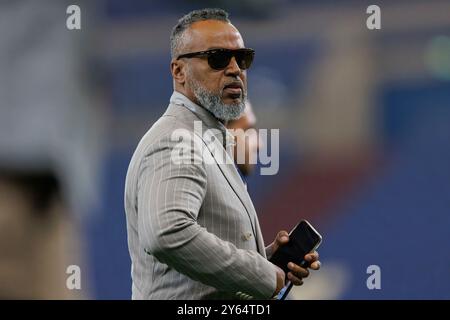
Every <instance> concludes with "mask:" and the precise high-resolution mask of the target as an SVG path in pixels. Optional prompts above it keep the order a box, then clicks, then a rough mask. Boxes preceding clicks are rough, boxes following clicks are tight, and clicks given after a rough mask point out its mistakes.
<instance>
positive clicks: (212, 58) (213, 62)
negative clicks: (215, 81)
mask: <svg viewBox="0 0 450 320" xmlns="http://www.w3.org/2000/svg"><path fill="white" fill-rule="evenodd" d="M231 57H232V53H231V51H216V52H213V53H211V54H209V56H208V64H209V66H210V67H211V68H213V69H216V70H221V69H225V68H226V67H227V66H228V64H229V63H230V60H231Z"/></svg>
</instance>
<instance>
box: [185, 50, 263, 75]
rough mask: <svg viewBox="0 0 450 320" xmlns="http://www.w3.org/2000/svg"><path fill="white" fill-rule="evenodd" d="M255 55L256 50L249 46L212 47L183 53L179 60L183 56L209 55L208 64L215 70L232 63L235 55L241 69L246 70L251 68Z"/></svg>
mask: <svg viewBox="0 0 450 320" xmlns="http://www.w3.org/2000/svg"><path fill="white" fill-rule="evenodd" d="M254 56H255V50H253V49H249V48H243V49H235V50H231V49H211V50H206V51H199V52H191V53H185V54H181V55H179V56H178V57H177V60H178V59H181V58H194V57H207V58H208V64H209V66H210V67H211V68H213V69H215V70H223V69H225V68H226V67H227V66H228V65H229V64H230V61H231V58H232V57H234V58H235V59H236V62H237V64H238V66H239V68H240V69H241V70H246V69H248V68H250V66H251V64H252V62H253V57H254Z"/></svg>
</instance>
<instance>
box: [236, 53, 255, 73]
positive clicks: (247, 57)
mask: <svg viewBox="0 0 450 320" xmlns="http://www.w3.org/2000/svg"><path fill="white" fill-rule="evenodd" d="M254 55H255V53H254V52H253V51H250V50H245V51H244V50H243V51H238V52H236V54H235V57H236V62H237V64H238V65H239V68H241V69H242V70H246V69H248V68H250V66H251V65H252V62H253V57H254Z"/></svg>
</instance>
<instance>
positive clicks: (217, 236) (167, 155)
mask: <svg viewBox="0 0 450 320" xmlns="http://www.w3.org/2000/svg"><path fill="white" fill-rule="evenodd" d="M194 121H201V124H202V129H203V132H204V131H205V130H206V129H218V130H216V132H218V133H219V134H216V135H215V138H217V140H215V143H212V144H210V143H206V141H205V139H204V138H203V135H202V136H201V137H200V134H199V135H196V136H197V137H200V138H201V139H202V140H198V141H200V144H201V143H202V142H203V143H204V145H203V147H205V150H206V151H204V153H205V154H206V155H209V156H210V158H209V159H212V158H211V153H210V152H208V151H211V146H214V147H216V148H219V149H221V150H222V151H224V145H223V142H224V141H227V138H225V139H224V137H227V135H230V133H228V132H227V131H226V128H225V127H224V126H223V124H222V123H220V122H219V121H218V120H217V119H216V118H214V117H213V116H212V114H211V113H210V112H209V111H207V110H206V109H204V108H202V107H200V106H198V105H196V104H194V103H193V102H192V101H190V100H189V99H188V98H186V97H185V96H184V95H182V94H180V93H178V92H174V93H173V95H172V97H171V99H170V105H169V107H168V109H167V110H166V112H165V113H164V115H163V116H162V117H161V118H160V119H159V120H158V121H157V122H156V123H155V124H154V125H153V126H152V127H151V128H150V130H149V131H148V132H147V133H146V134H145V135H144V137H143V138H142V140H141V141H140V143H139V145H138V146H137V149H136V151H135V153H134V155H133V157H132V159H131V163H130V166H129V168H128V173H127V178H126V186H125V210H126V217H127V231H128V247H129V252H130V256H131V261H132V268H131V276H132V280H133V285H132V298H133V299H216V298H219V299H236V298H237V295H236V293H237V292H243V293H246V294H249V295H251V296H253V297H255V298H270V297H271V296H272V294H273V292H274V291H275V287H276V272H275V268H274V266H273V265H272V264H271V263H270V262H268V261H267V259H266V253H265V248H264V242H263V238H262V235H261V230H260V227H259V222H258V218H257V216H256V212H255V209H254V207H253V204H252V201H251V199H250V197H249V195H248V193H247V190H246V188H245V186H244V183H243V182H242V180H241V178H240V176H239V173H238V172H237V170H236V167H235V166H234V164H233V163H232V161H230V162H229V163H223V161H221V163H220V161H219V163H218V162H217V161H216V158H214V161H209V162H206V161H203V162H201V163H195V162H194V163H188V164H186V163H183V164H176V163H174V162H173V161H172V160H171V154H172V151H173V150H174V147H175V145H176V143H177V142H178V141H177V140H176V141H173V140H174V139H173V137H172V138H171V135H172V133H173V131H174V130H175V129H185V130H187V131H188V132H190V133H191V134H192V133H193V132H194ZM197 125H198V122H197ZM228 141H229V140H228ZM194 150H195V151H194V152H195V155H196V156H199V155H200V156H201V153H200V151H199V150H200V148H198V147H195V148H194ZM216 154H217V152H216ZM227 156H228V157H229V155H228V154H227Z"/></svg>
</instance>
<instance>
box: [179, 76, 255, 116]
mask: <svg viewBox="0 0 450 320" xmlns="http://www.w3.org/2000/svg"><path fill="white" fill-rule="evenodd" d="M188 81H189V84H190V86H191V87H192V88H193V89H194V96H195V98H196V99H197V101H198V103H199V104H200V105H201V106H202V107H203V108H205V109H206V110H208V111H210V112H211V113H212V114H213V115H214V116H215V117H216V118H217V119H219V120H223V121H230V120H236V119H239V117H240V116H241V114H242V112H243V111H244V109H245V101H246V99H247V96H246V93H245V92H244V90H242V99H241V101H240V102H239V103H232V104H225V103H223V102H222V99H221V97H220V95H216V94H214V93H212V92H210V91H208V90H206V89H205V88H203V87H202V86H201V85H200V84H199V83H198V82H197V81H195V80H193V79H192V78H191V79H189V80H188Z"/></svg>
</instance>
